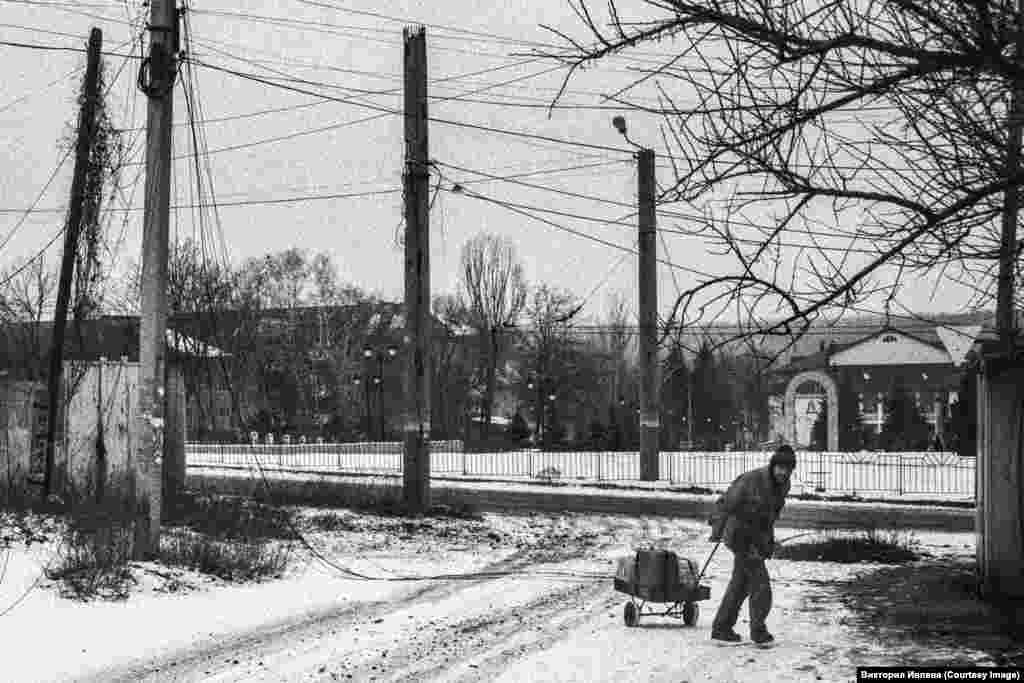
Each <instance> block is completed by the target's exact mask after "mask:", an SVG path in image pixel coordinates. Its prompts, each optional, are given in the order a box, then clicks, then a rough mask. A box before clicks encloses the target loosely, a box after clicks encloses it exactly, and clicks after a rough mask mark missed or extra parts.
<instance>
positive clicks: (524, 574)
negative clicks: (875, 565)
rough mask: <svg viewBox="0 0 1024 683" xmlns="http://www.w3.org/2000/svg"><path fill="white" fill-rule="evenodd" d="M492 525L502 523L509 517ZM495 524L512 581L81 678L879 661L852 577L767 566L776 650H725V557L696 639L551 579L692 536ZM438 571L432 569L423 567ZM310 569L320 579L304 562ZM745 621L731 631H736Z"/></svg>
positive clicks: (787, 673) (333, 614) (400, 556)
mask: <svg viewBox="0 0 1024 683" xmlns="http://www.w3.org/2000/svg"><path fill="white" fill-rule="evenodd" d="M494 519H495V520H496V521H495V522H494V523H495V524H501V523H503V519H504V518H500V517H495V518H494ZM504 523H506V524H508V525H509V526H508V529H507V530H506V529H502V530H501V532H500V533H501V534H502V536H503V540H504V544H503V545H504V546H505V549H504V550H498V552H497V554H499V555H501V557H500V559H498V560H497V561H494V562H490V563H488V564H483V563H477V564H476V565H475V566H476V567H477V568H478V569H484V570H485V571H488V572H492V571H499V572H507V573H506V574H503V575H500V576H493V577H484V578H470V579H460V580H436V581H428V582H415V583H411V584H410V583H401V582H399V583H391V584H385V585H384V587H383V588H382V587H381V584H380V583H374V584H367V583H364V582H357V581H350V580H347V579H346V580H344V581H342V582H341V583H339V584H338V586H339V587H340V590H339V593H340V594H342V595H344V596H345V598H344V599H343V600H342V601H340V602H337V603H335V604H333V605H325V606H324V608H323V609H321V610H319V611H313V612H310V613H308V614H307V615H306V616H305V617H304V618H302V619H297V620H291V621H289V622H287V623H286V624H281V623H278V624H275V625H271V626H266V625H264V626H259V625H255V626H254V627H253V628H251V629H246V630H242V631H237V632H235V633H232V634H231V635H230V636H227V637H223V638H220V639H217V640H216V641H215V642H208V643H206V644H204V645H201V646H197V647H193V648H188V649H184V650H178V651H176V652H168V653H165V654H163V655H162V656H159V657H154V658H150V659H148V660H144V661H135V662H133V663H132V664H131V665H128V666H121V667H113V668H105V669H102V670H99V671H95V672H94V673H93V675H91V676H89V677H87V678H83V679H79V680H88V681H140V680H141V681H215V682H218V683H227V682H229V681H338V680H341V681H346V680H351V681H459V682H466V683H468V682H472V681H506V682H510V683H511V682H513V681H531V680H533V681H588V682H602V681H608V682H611V681H666V682H668V681H672V682H674V683H679V682H680V681H689V682H694V681H724V682H728V681H750V680H758V681H761V680H786V681H822V680H824V681H848V680H850V678H851V675H852V674H853V672H854V670H855V667H856V666H857V665H858V664H860V665H868V664H878V663H880V662H883V661H885V660H887V659H889V657H887V644H886V643H882V642H872V641H871V640H870V639H865V638H864V637H863V634H862V633H861V632H856V631H853V630H851V629H850V628H848V626H847V624H846V615H847V612H846V611H845V610H844V608H843V606H842V605H841V604H839V602H838V598H836V597H835V596H834V595H832V594H831V593H830V592H829V591H828V590H827V589H828V587H829V586H830V585H831V583H832V582H833V581H834V580H835V579H838V578H848V577H850V576H851V575H852V573H853V571H855V569H852V568H851V567H850V566H841V565H834V564H826V563H807V562H799V563H798V562H789V561H781V560H780V561H773V562H772V563H771V568H770V571H771V572H772V574H773V576H774V589H775V609H774V611H773V615H772V619H771V621H770V626H771V627H772V628H773V629H774V632H775V634H776V636H777V637H778V639H779V643H778V644H777V645H776V646H775V647H773V648H771V649H760V648H755V647H754V646H752V645H750V644H749V643H745V644H742V645H739V646H722V645H717V644H714V643H712V642H711V641H710V640H709V626H710V621H711V619H712V616H713V610H714V608H715V607H716V606H717V602H718V599H719V598H720V596H721V594H722V591H723V589H724V583H725V581H726V580H727V579H728V572H729V569H730V562H731V557H730V556H729V553H728V552H725V551H723V552H720V553H719V554H718V555H717V556H716V557H715V558H714V560H713V561H712V564H711V566H710V569H709V579H708V583H710V585H711V589H712V598H711V600H710V601H708V602H705V603H703V604H702V607H703V613H702V614H701V616H700V618H699V621H698V625H697V627H696V628H688V627H685V626H684V625H683V624H682V623H681V622H680V621H677V620H675V619H667V618H658V617H644V618H643V620H642V621H641V624H640V626H639V627H638V628H626V627H625V626H624V625H623V621H622V606H623V603H624V600H625V597H624V596H623V595H621V594H619V593H616V592H615V591H614V590H613V589H612V588H611V585H610V581H609V580H608V579H603V580H594V579H592V578H590V579H588V578H577V579H573V578H570V577H568V576H554V575H553V574H554V573H555V572H564V573H565V574H570V573H574V574H578V575H584V576H585V575H593V574H594V573H595V572H599V573H602V574H604V575H606V576H607V575H609V574H610V573H611V566H612V565H611V563H612V561H613V559H614V558H615V557H617V556H619V555H622V554H626V553H628V552H629V549H630V548H632V547H634V546H635V545H637V544H638V543H647V542H655V543H657V544H659V545H664V546H667V547H671V548H673V549H675V550H677V551H678V552H681V553H683V554H686V555H689V556H691V557H694V558H696V559H700V560H703V558H704V557H705V554H706V553H707V551H708V550H709V549H710V547H711V546H710V544H708V543H706V542H705V541H704V536H705V535H706V528H705V527H703V526H702V525H700V524H699V523H695V522H692V521H684V520H671V519H668V520H666V519H655V518H641V519H628V518H622V517H615V516H593V515H592V516H584V515H580V516H573V517H571V518H570V519H568V520H565V519H564V518H563V519H558V518H555V517H549V516H544V515H539V516H534V517H530V518H525V519H520V520H514V521H512V522H508V521H507V520H504ZM524 528H525V529H529V530H532V531H533V532H535V535H534V537H533V540H532V541H530V542H525V543H518V544H517V543H514V542H513V543H510V542H509V541H510V540H514V539H515V538H516V534H517V533H519V532H520V531H522V529H524ZM949 536H952V535H949ZM958 536H959V537H962V538H960V539H959V540H963V538H966V537H965V536H964V535H958ZM517 546H518V547H517ZM417 548H419V549H420V550H422V549H423V548H424V546H422V545H421V546H417ZM477 548H478V546H474V545H473V543H472V542H469V543H468V544H461V543H456V544H455V546H454V551H455V552H460V551H461V552H467V551H468V552H469V553H470V555H473V556H474V557H476V558H477V559H479V557H480V555H479V554H478V552H477ZM349 550H350V551H351V550H352V549H351V548H349ZM495 550H497V548H495ZM426 554H427V555H430V552H429V548H428V549H427V550H426ZM489 555H490V556H491V557H494V555H495V553H494V552H493V551H492V552H491V553H489ZM334 556H335V557H337V556H338V554H337V553H336V554H335V555H334ZM349 557H351V555H350V556H349ZM423 560H424V553H423V552H417V549H416V548H413V547H412V546H405V547H396V546H393V545H390V544H387V543H386V542H385V544H384V546H382V547H381V548H380V550H379V552H377V553H375V554H372V555H365V556H363V560H362V562H361V563H359V564H358V568H359V571H363V572H368V571H370V570H371V568H372V571H373V572H374V573H375V574H376V575H379V576H382V575H389V574H391V573H392V572H394V573H410V572H430V571H431V570H430V569H429V568H428V567H424V566H420V567H419V568H417V565H418V564H420V565H422V563H423ZM351 561H352V562H355V560H351ZM463 564H465V562H463ZM443 565H444V561H443V560H442V561H438V560H436V559H435V560H434V561H433V564H432V565H431V566H432V567H439V566H443ZM347 566H350V567H351V566H352V565H351V564H350V565H347ZM858 568H859V569H863V568H864V565H861V566H859V567H858ZM308 571H310V572H314V573H315V572H329V571H330V570H329V568H327V567H325V566H323V565H316V564H311V565H310V566H309V567H308ZM371 586H372V590H368V588H369V587H371ZM361 593H362V594H363V595H365V596H366V597H365V598H361V597H360V594H361ZM745 618H746V617H745V614H744V615H743V616H742V617H741V622H740V624H739V625H738V630H739V631H740V632H741V633H745V630H746V624H745ZM892 663H896V662H895V661H893V662H892ZM782 672H784V675H782Z"/></svg>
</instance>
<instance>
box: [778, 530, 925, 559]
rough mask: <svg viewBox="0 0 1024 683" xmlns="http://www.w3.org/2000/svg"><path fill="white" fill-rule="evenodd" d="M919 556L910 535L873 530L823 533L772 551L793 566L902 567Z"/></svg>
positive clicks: (918, 549) (913, 539)
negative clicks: (869, 563)
mask: <svg viewBox="0 0 1024 683" xmlns="http://www.w3.org/2000/svg"><path fill="white" fill-rule="evenodd" d="M923 556H924V553H923V552H922V551H921V550H920V544H919V543H918V542H917V539H916V538H915V537H914V535H913V534H912V533H906V532H903V531H897V530H888V531H881V530H878V529H873V528H866V529H860V530H856V531H852V532H842V531H826V532H823V534H822V535H821V537H819V538H816V539H813V540H809V541H801V542H798V543H784V544H781V545H779V547H778V548H777V549H776V551H775V557H777V558H778V559H782V560H794V561H796V562H840V563H856V562H871V563H876V564H904V563H907V562H913V561H915V560H918V559H920V558H921V557H923Z"/></svg>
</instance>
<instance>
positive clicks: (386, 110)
mask: <svg viewBox="0 0 1024 683" xmlns="http://www.w3.org/2000/svg"><path fill="white" fill-rule="evenodd" d="M193 62H194V63H196V64H199V65H200V66H204V67H206V68H208V69H212V70H214V71H220V72H223V73H227V74H230V75H233V76H236V77H238V78H243V79H246V80H251V81H254V82H256V83H262V84H264V85H268V86H270V87H274V88H280V89H282V90H290V91H293V92H298V93H302V94H304V95H312V96H314V97H320V98H323V99H327V100H332V101H336V102H340V103H342V104H351V105H354V106H357V107H363V108H366V109H371V110H374V111H379V112H382V113H386V114H392V115H395V116H405V113H404V112H402V111H399V110H397V109H389V108H387V107H381V106H377V105H373V104H368V103H365V102H359V101H356V100H352V99H349V98H343V97H332V96H330V95H325V94H323V93H318V92H315V91H311V90H305V89H303V88H297V87H294V86H289V85H284V84H282V83H275V82H273V81H270V80H267V79H264V78H261V77H260V76H257V75H255V74H248V73H245V72H241V71H236V70H234V69H228V68H226V67H220V66H215V65H213V64H210V63H208V62H204V61H199V60H193ZM429 120H430V121H432V122H433V123H439V124H442V125H448V126H454V127H458V128H466V129H470V130H479V131H482V132H486V133H497V134H499V135H508V136H511V137H519V138H524V139H530V140H540V141H543V142H550V143H555V144H562V145H571V146H574V147H582V148H586V149H595V150H601V151H606V152H616V153H619V154H630V155H632V153H633V151H632V150H629V149H624V148H621V147H611V146H608V145H598V144H594V143H588V142H579V141H576V140H567V139H565V138H558V137H553V136H549V135H538V134H535V133H525V132H522V131H514V130H507V129H503V128H495V127H493V126H485V125H482V124H475V123H469V122H466V121H455V120H451V119H443V118H438V117H430V118H429Z"/></svg>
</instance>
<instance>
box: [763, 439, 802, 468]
mask: <svg viewBox="0 0 1024 683" xmlns="http://www.w3.org/2000/svg"><path fill="white" fill-rule="evenodd" d="M775 465H789V466H790V467H794V468H795V467H796V453H795V452H793V447H792V446H790V445H789V444H782V445H781V446H779V447H778V448H776V449H775V452H774V453H772V459H771V461H770V462H769V463H768V466H769V467H774V466H775Z"/></svg>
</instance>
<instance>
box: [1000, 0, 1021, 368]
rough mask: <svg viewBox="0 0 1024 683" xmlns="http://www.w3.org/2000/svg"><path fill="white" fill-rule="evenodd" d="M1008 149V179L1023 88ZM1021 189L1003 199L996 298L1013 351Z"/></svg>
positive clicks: (1014, 167)
mask: <svg viewBox="0 0 1024 683" xmlns="http://www.w3.org/2000/svg"><path fill="white" fill-rule="evenodd" d="M1017 22H1018V26H1017V58H1018V59H1021V58H1022V57H1024V25H1021V24H1024V0H1017ZM1008 123H1009V126H1010V131H1009V132H1010V135H1009V147H1008V149H1007V151H1006V177H1007V179H1010V178H1013V177H1014V176H1016V175H1017V174H1018V173H1020V152H1021V149H1020V148H1021V138H1022V132H1024V84H1021V83H1016V84H1015V85H1014V88H1013V95H1012V100H1011V102H1010V114H1009V122H1008ZM1021 190H1022V188H1021V186H1020V185H1013V186H1011V187H1009V188H1008V189H1007V190H1006V193H1005V194H1004V196H1003V221H1002V239H1001V241H1000V242H1001V244H1000V250H999V280H998V290H997V294H996V328H997V329H998V331H999V337H1000V342H1001V343H1003V344H1005V345H1006V346H1007V348H1008V350H1010V349H1012V345H1013V338H1014V337H1015V336H1016V334H1017V329H1016V327H1017V325H1016V316H1015V310H1014V300H1013V287H1014V277H1013V275H1014V267H1015V266H1016V261H1017V222H1018V220H1019V216H1020V193H1021Z"/></svg>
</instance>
